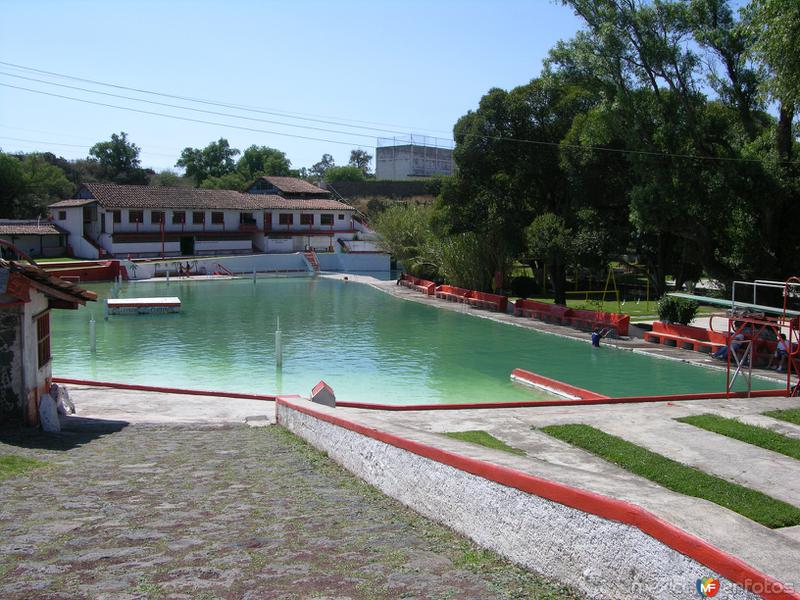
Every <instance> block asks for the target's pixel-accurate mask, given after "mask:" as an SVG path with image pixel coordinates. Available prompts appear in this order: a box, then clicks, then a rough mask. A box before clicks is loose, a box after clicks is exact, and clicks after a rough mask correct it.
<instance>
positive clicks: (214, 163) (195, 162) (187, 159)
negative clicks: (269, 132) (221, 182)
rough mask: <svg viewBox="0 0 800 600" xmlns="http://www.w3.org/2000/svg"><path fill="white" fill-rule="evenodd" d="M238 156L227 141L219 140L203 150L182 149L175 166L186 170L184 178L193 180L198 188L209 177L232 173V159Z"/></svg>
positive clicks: (234, 164)
mask: <svg viewBox="0 0 800 600" xmlns="http://www.w3.org/2000/svg"><path fill="white" fill-rule="evenodd" d="M239 154H240V151H239V150H237V149H236V148H231V146H230V144H229V143H228V140H226V139H225V138H220V139H219V140H217V141H216V142H211V143H210V144H208V146H206V147H205V148H203V149H200V148H189V147H187V148H184V149H183V151H182V152H181V157H180V158H179V159H178V161H177V162H176V163H175V166H176V167H182V168H184V169H186V176H187V177H191V178H192V179H194V181H195V183H196V184H197V185H198V186H199V185H200V184H201V183H203V181H205V180H206V179H208V178H209V177H222V176H223V175H227V174H228V173H233V171H234V170H235V169H236V162H235V161H234V158H235V157H236V156H238V155H239Z"/></svg>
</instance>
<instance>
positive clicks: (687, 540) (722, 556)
mask: <svg viewBox="0 0 800 600" xmlns="http://www.w3.org/2000/svg"><path fill="white" fill-rule="evenodd" d="M276 403H277V404H278V405H283V406H287V407H289V408H291V409H292V410H296V411H298V412H301V413H303V414H306V415H308V416H311V417H314V418H316V419H320V420H322V421H325V422H327V423H331V424H332V425H336V426H338V427H342V428H344V429H347V430H350V431H354V432H356V433H360V434H361V435H365V436H367V437H370V438H372V439H374V440H377V441H379V442H383V443H386V444H389V445H391V446H394V447H396V448H400V449H402V450H407V451H408V452H412V453H414V454H417V455H419V456H422V457H424V458H428V459H430V460H433V461H436V462H439V463H442V464H444V465H447V466H450V467H453V468H456V469H459V470H461V471H465V472H467V473H471V474H473V475H477V476H478V477H482V478H484V479H487V480H489V481H494V482H495V483H499V484H501V485H505V486H507V487H512V488H515V489H518V490H521V491H523V492H526V493H529V494H533V495H535V496H539V497H541V498H545V499H547V500H551V501H553V502H558V503H559V504H563V505H565V506H569V507H571V508H575V509H577V510H580V511H582V512H586V513H590V514H593V515H597V516H599V517H602V518H604V519H609V520H613V521H619V522H620V523H625V524H627V525H632V526H633V527H636V528H637V529H639V530H640V531H642V532H644V533H646V534H647V535H649V536H650V537H652V538H654V539H656V540H658V541H660V542H661V543H663V544H664V545H666V546H668V547H670V548H672V549H673V550H676V551H677V552H680V553H681V554H685V555H686V556H688V557H689V558H691V559H693V560H695V561H697V562H699V563H700V564H703V565H705V566H707V567H708V568H710V569H713V570H714V571H715V572H717V573H719V574H720V575H722V576H723V577H725V578H726V579H728V580H730V581H733V582H734V583H736V584H738V585H740V586H741V587H743V588H745V589H747V590H749V591H751V592H753V593H755V594H756V595H759V596H761V597H762V598H764V599H765V600H800V594H799V593H796V592H793V591H790V590H789V589H787V588H786V587H785V586H784V585H783V584H782V583H780V582H779V581H778V580H776V579H774V578H772V577H770V576H769V575H766V574H764V573H762V572H760V571H758V570H757V569H755V568H754V567H752V566H750V565H748V564H747V563H745V562H744V561H742V560H740V559H738V558H736V557H735V556H732V555H731V554H728V553H727V552H725V551H723V550H720V549H719V548H717V547H715V546H712V545H711V544H709V543H708V542H706V541H704V540H702V539H700V538H698V537H696V536H694V535H692V534H690V533H688V532H686V531H683V530H682V529H679V528H678V527H675V526H674V525H672V524H670V523H667V522H666V521H664V520H662V519H660V518H659V517H657V516H655V515H654V514H652V513H651V512H649V511H647V510H645V509H643V508H641V507H640V506H637V505H635V504H631V503H629V502H624V501H622V500H616V499H614V498H609V497H607V496H603V495H601V494H596V493H594V492H588V491H586V490H581V489H577V488H573V487H570V486H568V485H565V484H562V483H556V482H553V481H549V480H547V479H542V478H540V477H535V476H533V475H529V474H527V473H523V472H521V471H517V470H515V469H510V468H508V467H502V466H500V465H494V464H491V463H487V462H484V461H481V460H477V459H474V458H468V457H466V456H462V455H460V454H456V453H454V452H448V451H447V450H441V449H439V448H434V447H433V446H428V445H426V444H422V443H420V442H415V441H413V440H409V439H405V438H402V437H399V436H396V435H394V434H391V433H386V432H384V431H379V430H377V429H373V428H371V427H366V426H364V425H360V424H358V423H354V422H352V421H348V420H346V419H342V418H340V417H335V416H333V415H330V414H327V413H322V412H318V411H317V410H315V409H314V408H313V407H311V406H298V405H296V404H293V403H290V402H289V401H288V398H283V397H278V398H277V399H276ZM278 423H279V424H280V421H278Z"/></svg>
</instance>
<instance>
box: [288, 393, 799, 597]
mask: <svg viewBox="0 0 800 600" xmlns="http://www.w3.org/2000/svg"><path fill="white" fill-rule="evenodd" d="M335 410H336V409H326V408H321V407H317V406H316V405H312V404H311V403H310V402H307V401H303V400H294V399H287V398H279V399H278V401H277V406H276V412H277V421H278V423H279V424H280V425H282V426H284V427H286V428H287V429H289V430H290V431H292V432H293V433H295V434H296V435H298V436H300V437H302V438H304V439H305V440H307V441H308V442H310V443H311V444H313V445H314V446H316V447H317V448H319V449H320V450H323V451H325V452H327V454H328V455H329V456H330V457H331V458H332V459H333V460H335V461H336V462H338V463H339V464H341V465H342V466H343V467H345V468H346V469H347V470H349V471H351V472H352V473H354V474H355V475H357V476H358V477H360V478H362V479H364V480H365V481H366V482H367V483H369V484H371V485H374V486H375V487H377V488H378V489H380V490H381V491H382V492H383V493H385V494H387V495H389V496H391V497H393V498H395V499H397V500H399V501H400V502H402V503H403V504H405V505H407V506H409V507H411V508H412V509H414V510H415V511H417V512H419V513H421V514H423V515H424V516H426V517H428V518H430V519H433V520H435V521H438V522H440V523H442V524H444V525H446V526H448V527H451V528H452V529H454V530H456V531H458V532H459V533H461V534H464V535H466V536H468V537H470V538H472V539H473V540H474V541H475V542H477V543H478V544H480V545H481V546H484V547H486V548H490V549H492V550H494V551H496V552H498V553H499V554H501V555H503V556H505V557H506V558H508V559H510V560H512V561H514V562H516V563H518V564H520V565H522V566H524V567H526V568H529V569H531V570H533V571H536V572H538V573H541V574H543V575H545V576H548V577H551V578H553V579H556V580H558V581H561V582H564V583H565V584H568V585H570V586H573V587H575V588H577V589H579V590H581V591H583V592H584V593H585V594H587V595H588V596H589V597H591V598H598V599H601V598H602V599H604V600H605V599H608V598H615V599H631V600H634V599H636V600H641V599H642V598H653V599H659V600H662V599H663V600H674V599H676V598H687V599H688V598H697V597H698V593H697V591H696V588H695V585H696V581H697V580H698V579H700V578H704V577H709V576H714V577H719V579H720V584H721V585H720V588H721V589H720V592H719V593H718V594H717V596H716V597H717V598H724V599H726V600H728V599H737V600H738V599H748V600H753V599H755V598H758V597H759V596H760V597H763V598H770V599H772V598H795V599H796V598H798V597H800V596H797V595H795V594H791V593H789V592H785V591H783V590H782V588H781V586H780V584H779V583H777V582H775V581H774V580H772V579H770V578H769V577H767V576H765V575H763V574H761V573H759V572H758V571H755V570H754V569H753V568H752V567H749V566H748V565H746V564H744V563H742V562H741V561H739V560H738V559H736V558H734V557H732V556H730V555H727V554H725V553H724V552H721V551H719V550H717V549H716V548H714V547H712V546H710V545H709V544H707V543H706V542H704V541H702V540H700V539H699V538H695V537H694V536H691V535H690V534H687V533H685V532H683V531H681V530H678V529H676V528H675V527H673V526H671V525H669V524H668V523H665V522H663V521H660V520H659V519H658V518H657V517H655V516H654V515H652V514H650V513H648V512H647V511H644V510H643V509H641V508H639V507H637V506H634V505H631V504H627V503H624V502H620V501H618V500H614V499H611V498H606V497H604V496H600V495H598V494H593V493H591V492H586V491H583V490H578V489H575V488H570V487H568V486H564V485H562V484H557V483H553V482H550V481H547V480H542V479H538V478H535V477H533V476H531V475H527V474H525V473H521V472H518V471H514V470H512V469H508V468H504V467H499V466H496V465H491V464H489V463H484V462H482V461H477V460H474V459H469V458H466V457H463V456H460V455H456V454H453V453H450V452H447V451H444V450H439V449H436V448H433V447H431V446H425V445H423V444H420V443H417V442H413V441H411V440H407V439H403V438H399V437H397V436H394V435H392V434H387V433H384V432H379V431H377V430H374V429H369V428H367V427H365V426H362V425H358V424H356V423H352V422H349V421H346V420H344V419H341V418H339V417H337V416H335V415H334V413H335ZM733 581H736V582H738V583H740V584H743V585H744V584H747V585H750V586H753V589H754V590H756V591H759V590H765V591H764V592H763V593H762V592H761V591H759V595H756V594H754V593H753V592H750V591H748V590H746V589H744V588H743V587H741V586H740V585H737V583H734V582H733ZM757 588H758V589H757Z"/></svg>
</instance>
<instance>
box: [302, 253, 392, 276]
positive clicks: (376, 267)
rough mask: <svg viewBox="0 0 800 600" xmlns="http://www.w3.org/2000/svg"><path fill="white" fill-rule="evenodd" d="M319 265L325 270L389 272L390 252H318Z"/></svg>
mask: <svg viewBox="0 0 800 600" xmlns="http://www.w3.org/2000/svg"><path fill="white" fill-rule="evenodd" d="M317 260H318V261H319V267H320V269H322V270H323V271H342V272H344V273H363V272H388V271H389V266H390V257H389V255H388V254H383V253H380V254H378V253H376V254H344V253H336V254H317Z"/></svg>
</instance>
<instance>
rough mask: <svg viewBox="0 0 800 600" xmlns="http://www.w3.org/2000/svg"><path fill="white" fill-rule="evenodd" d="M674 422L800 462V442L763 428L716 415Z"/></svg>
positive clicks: (686, 418)
mask: <svg viewBox="0 0 800 600" xmlns="http://www.w3.org/2000/svg"><path fill="white" fill-rule="evenodd" d="M676 421H680V422H681V423H688V424H689V425H694V426H695V427H700V428H701V429H705V430H706V431H712V432H714V433H718V434H720V435H724V436H726V437H729V438H733V439H735V440H739V441H740V442H746V443H748V444H753V445H754V446H758V447H760V448H765V449H766V450H772V451H773V452H779V453H780V454H785V455H786V456H790V457H792V458H796V459H798V460H800V440H797V439H793V438H790V437H787V436H785V435H781V434H780V433H776V432H774V431H772V430H770V429H766V428H765V427H756V426H755V425H745V424H744V423H741V422H740V421H737V420H736V419H726V418H725V417H720V416H717V415H697V416H692V417H683V418H680V419H676Z"/></svg>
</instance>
